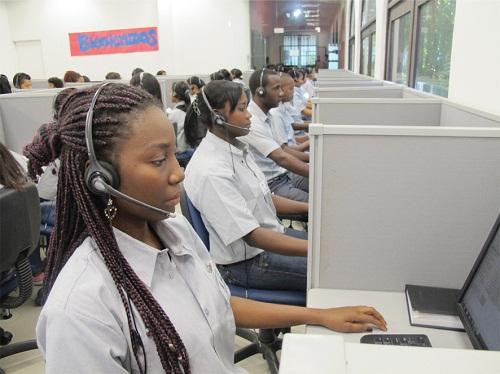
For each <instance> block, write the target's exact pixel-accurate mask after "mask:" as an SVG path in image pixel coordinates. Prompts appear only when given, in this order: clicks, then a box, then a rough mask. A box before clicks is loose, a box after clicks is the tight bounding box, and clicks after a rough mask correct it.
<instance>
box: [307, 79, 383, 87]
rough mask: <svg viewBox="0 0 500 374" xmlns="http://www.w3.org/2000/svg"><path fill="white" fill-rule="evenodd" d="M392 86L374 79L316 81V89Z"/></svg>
mask: <svg viewBox="0 0 500 374" xmlns="http://www.w3.org/2000/svg"><path fill="white" fill-rule="evenodd" d="M387 85H390V84H388V83H387V82H385V81H377V80H373V79H351V80H344V79H343V80H318V81H316V87H318V88H328V87H330V88H331V87H370V86H377V87H382V86H387Z"/></svg>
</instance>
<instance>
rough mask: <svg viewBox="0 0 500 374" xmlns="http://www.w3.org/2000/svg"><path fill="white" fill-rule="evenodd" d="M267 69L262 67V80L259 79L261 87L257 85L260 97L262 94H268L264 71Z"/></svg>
mask: <svg viewBox="0 0 500 374" xmlns="http://www.w3.org/2000/svg"><path fill="white" fill-rule="evenodd" d="M265 70H266V69H265V68H264V69H262V72H261V73H260V81H259V87H257V90H256V91H255V92H257V95H259V96H260V97H262V96H266V89H265V87H264V71H265Z"/></svg>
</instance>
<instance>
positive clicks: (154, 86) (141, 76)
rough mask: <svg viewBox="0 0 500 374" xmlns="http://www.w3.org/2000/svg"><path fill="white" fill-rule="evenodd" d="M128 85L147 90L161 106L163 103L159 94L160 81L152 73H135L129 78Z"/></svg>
mask: <svg viewBox="0 0 500 374" xmlns="http://www.w3.org/2000/svg"><path fill="white" fill-rule="evenodd" d="M130 85H131V86H134V87H140V88H142V89H144V90H146V91H147V92H149V93H150V94H151V95H153V96H154V97H155V98H156V99H157V100H158V102H159V103H160V104H161V106H162V108H163V106H164V103H163V99H162V96H161V88H160V83H159V82H158V79H156V77H155V76H154V75H153V74H150V73H144V72H141V73H137V74H135V75H134V76H133V77H132V79H131V80H130Z"/></svg>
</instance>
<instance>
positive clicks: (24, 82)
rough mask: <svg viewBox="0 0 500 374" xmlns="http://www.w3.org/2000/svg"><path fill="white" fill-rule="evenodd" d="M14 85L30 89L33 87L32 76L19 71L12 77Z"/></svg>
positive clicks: (20, 88)
mask: <svg viewBox="0 0 500 374" xmlns="http://www.w3.org/2000/svg"><path fill="white" fill-rule="evenodd" d="M12 81H13V82H12V83H14V87H15V88H17V89H19V90H29V89H32V88H33V85H32V83H31V77H30V76H29V75H28V74H26V73H17V74H16V75H14V78H13V79H12Z"/></svg>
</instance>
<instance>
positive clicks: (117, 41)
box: [69, 27, 158, 56]
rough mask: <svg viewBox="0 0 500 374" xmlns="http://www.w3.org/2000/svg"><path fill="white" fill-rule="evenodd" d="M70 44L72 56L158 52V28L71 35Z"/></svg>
mask: <svg viewBox="0 0 500 374" xmlns="http://www.w3.org/2000/svg"><path fill="white" fill-rule="evenodd" d="M69 44H70V49H71V56H89V55H107V54H113V53H133V52H150V51H157V50H158V28H157V27H142V28H137V29H120V30H105V31H91V32H76V33H70V34H69Z"/></svg>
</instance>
